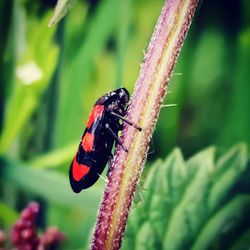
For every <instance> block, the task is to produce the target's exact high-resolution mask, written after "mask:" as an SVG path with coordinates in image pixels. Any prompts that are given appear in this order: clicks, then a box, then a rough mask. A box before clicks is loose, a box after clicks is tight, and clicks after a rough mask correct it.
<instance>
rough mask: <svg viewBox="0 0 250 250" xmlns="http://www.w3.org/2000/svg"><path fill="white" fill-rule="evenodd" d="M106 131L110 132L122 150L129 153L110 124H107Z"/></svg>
mask: <svg viewBox="0 0 250 250" xmlns="http://www.w3.org/2000/svg"><path fill="white" fill-rule="evenodd" d="M105 127H106V129H107V130H108V132H109V133H110V134H111V135H112V136H113V138H114V139H115V140H116V142H117V143H118V144H119V145H120V146H121V147H122V149H123V150H124V151H125V152H127V153H128V149H127V148H126V147H125V146H124V145H123V144H122V142H121V140H120V138H119V137H118V136H117V135H116V134H115V132H114V131H113V130H112V129H111V128H110V126H109V124H108V123H106V124H105Z"/></svg>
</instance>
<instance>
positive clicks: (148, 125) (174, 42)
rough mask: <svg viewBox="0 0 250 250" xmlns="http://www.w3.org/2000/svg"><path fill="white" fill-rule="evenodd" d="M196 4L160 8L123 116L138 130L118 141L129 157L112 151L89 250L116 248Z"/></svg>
mask: <svg viewBox="0 0 250 250" xmlns="http://www.w3.org/2000/svg"><path fill="white" fill-rule="evenodd" d="M197 4H198V0H168V1H167V2H165V3H164V6H163V9H162V12H161V15H160V17H159V19H158V22H157V25H156V27H155V31H154V33H153V35H152V38H151V41H150V43H149V46H148V49H147V53H146V55H145V58H144V62H143V64H142V66H141V70H140V74H139V77H138V80H137V82H136V86H135V90H134V93H133V96H132V98H131V102H130V106H129V111H128V119H129V120H131V121H133V122H134V123H135V124H138V125H139V126H140V127H141V128H142V131H141V132H139V131H137V130H136V129H135V128H133V127H130V126H128V125H127V124H125V127H124V130H123V133H122V137H121V140H122V142H123V144H124V145H125V147H126V148H128V149H129V153H126V152H124V150H122V148H121V147H119V146H118V147H117V150H116V153H115V157H114V161H113V168H112V169H113V171H112V172H111V175H110V177H109V182H108V184H107V186H106V189H105V191H104V196H103V200H102V203H101V206H100V210H99V215H98V219H97V224H96V228H95V232H94V236H93V240H92V245H91V248H92V249H98V250H100V249H119V248H120V246H121V241H122V237H123V235H124V231H125V226H126V222H127V217H128V213H129V209H130V206H131V203H132V199H133V196H134V193H135V189H136V186H137V183H138V181H139V179H140V176H141V172H142V170H143V167H144V163H145V160H146V156H147V152H148V144H149V141H150V139H151V137H152V134H153V130H154V127H155V124H156V121H157V118H158V115H159V112H160V107H161V104H162V101H163V98H164V96H165V94H166V91H167V86H168V83H169V79H170V75H171V72H172V71H173V68H174V65H175V63H176V59H177V57H178V55H179V52H180V49H181V47H182V45H183V41H184V38H185V36H186V33H187V31H188V29H189V26H190V23H191V20H192V18H193V16H194V12H195V10H196V7H197Z"/></svg>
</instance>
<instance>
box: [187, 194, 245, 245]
mask: <svg viewBox="0 0 250 250" xmlns="http://www.w3.org/2000/svg"><path fill="white" fill-rule="evenodd" d="M249 209H250V196H249V195H239V196H238V197H236V198H234V199H232V201H230V202H229V203H228V204H227V205H226V206H225V207H223V208H222V209H220V210H219V211H218V212H217V213H216V214H215V215H214V216H213V217H212V218H211V219H210V220H209V221H208V222H207V223H206V226H205V227H204V228H203V229H202V231H201V233H200V235H199V236H198V237H197V239H196V241H195V243H194V246H193V247H192V250H204V249H209V247H210V245H211V243H212V242H214V241H216V240H217V241H218V239H219V238H220V237H221V235H223V233H225V231H227V230H229V228H232V227H234V226H235V225H236V224H237V223H239V221H241V220H244V218H245V217H248V215H249Z"/></svg>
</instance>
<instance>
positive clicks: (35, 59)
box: [0, 8, 58, 154]
mask: <svg viewBox="0 0 250 250" xmlns="http://www.w3.org/2000/svg"><path fill="white" fill-rule="evenodd" d="M19 11H20V12H21V11H22V10H21V8H20V9H19ZM17 16H18V15H17ZM20 16H21V17H19V16H18V17H19V19H18V20H17V23H18V25H19V26H20V27H19V26H18V27H17V28H20V29H21V27H22V25H24V24H26V25H27V27H25V28H26V30H27V31H26V33H25V39H24V38H23V37H22V41H21V42H19V43H24V45H25V46H24V47H25V48H24V49H22V50H21V51H19V54H20V55H18V60H17V65H16V69H15V73H16V76H15V83H14V84H13V88H12V89H11V93H10V96H9V99H8V101H7V105H6V109H5V113H4V114H5V117H4V124H3V131H2V134H1V137H0V154H3V153H5V152H7V151H8V149H9V147H10V145H11V143H12V142H13V141H14V140H15V139H16V137H17V136H18V135H19V134H20V133H21V131H22V129H23V128H24V126H25V125H26V123H27V121H28V119H29V118H30V117H31V115H32V114H33V112H34V110H35V109H36V107H37V106H38V104H39V100H40V98H41V95H42V93H43V92H44V91H45V90H46V88H47V86H48V84H49V81H50V79H51V76H52V74H53V71H54V69H55V66H56V60H57V55H58V47H57V46H56V45H55V43H54V41H53V36H54V32H55V30H54V29H48V28H47V26H46V25H45V24H46V22H47V21H48V15H45V16H43V17H42V19H38V18H35V17H33V16H30V18H29V21H28V22H25V19H24V18H23V15H20ZM19 23H20V24H19ZM22 28H23V27H22ZM18 38H19V37H18ZM19 39H21V38H19ZM16 46H20V45H19V44H18V45H16Z"/></svg>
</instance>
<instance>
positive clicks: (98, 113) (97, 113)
mask: <svg viewBox="0 0 250 250" xmlns="http://www.w3.org/2000/svg"><path fill="white" fill-rule="evenodd" d="M103 109H104V106H103V105H95V106H94V108H93V110H92V112H91V114H90V116H89V119H88V121H87V128H90V127H91V125H92V124H93V122H94V121H95V120H96V119H97V118H98V117H100V116H101V115H102V112H103Z"/></svg>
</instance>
